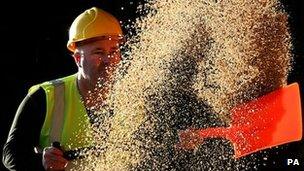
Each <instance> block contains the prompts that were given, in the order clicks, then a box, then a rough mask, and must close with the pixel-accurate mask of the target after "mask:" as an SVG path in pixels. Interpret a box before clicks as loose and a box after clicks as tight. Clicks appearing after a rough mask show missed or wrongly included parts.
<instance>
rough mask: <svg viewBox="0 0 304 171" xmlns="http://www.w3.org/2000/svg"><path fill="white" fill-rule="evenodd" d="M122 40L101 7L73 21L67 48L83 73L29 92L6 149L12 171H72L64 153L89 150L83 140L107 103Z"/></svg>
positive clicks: (113, 21)
mask: <svg viewBox="0 0 304 171" xmlns="http://www.w3.org/2000/svg"><path fill="white" fill-rule="evenodd" d="M122 38H123V36H122V30H121V27H120V25H119V22H118V21H117V19H116V18H115V17H114V16H112V15H111V14H109V13H107V12H106V11H103V10H101V9H98V8H96V7H93V8H91V9H88V10H86V11H84V12H83V13H82V14H80V15H79V16H78V17H77V18H76V19H75V20H74V22H73V23H72V25H71V27H70V30H69V41H68V43H67V47H68V49H69V50H70V51H71V52H73V57H74V60H75V63H76V65H77V67H78V72H77V73H76V74H74V75H71V76H68V77H64V78H60V79H56V80H53V81H49V82H45V83H42V84H39V85H35V86H33V87H32V88H31V89H30V90H29V92H28V94H27V96H26V97H25V98H24V100H23V101H22V103H21V104H20V106H19V108H18V110H17V113H16V116H15V118H14V122H13V124H12V126H11V129H10V132H9V135H8V139H7V142H6V144H5V145H4V149H3V163H4V165H5V166H6V167H7V168H8V169H9V170H30V171H33V170H65V169H66V170H67V167H68V165H70V163H71V162H70V161H69V160H68V158H67V157H66V156H65V155H64V151H65V152H66V151H71V150H75V149H79V148H83V147H88V146H90V142H89V141H84V139H86V138H87V137H88V136H89V135H87V131H88V128H89V127H90V125H92V124H93V119H92V109H93V107H94V106H95V107H96V106H98V105H99V104H102V102H103V101H104V100H105V97H106V95H107V92H108V90H109V86H110V82H111V79H112V77H111V76H112V75H113V72H114V69H115V66H116V65H117V64H118V63H119V62H120V58H121V56H120V51H119V50H120V49H119V44H120V43H121V42H122ZM97 86H98V87H97ZM94 99H98V100H94ZM58 142H59V143H60V144H59V143H58ZM34 149H35V150H34Z"/></svg>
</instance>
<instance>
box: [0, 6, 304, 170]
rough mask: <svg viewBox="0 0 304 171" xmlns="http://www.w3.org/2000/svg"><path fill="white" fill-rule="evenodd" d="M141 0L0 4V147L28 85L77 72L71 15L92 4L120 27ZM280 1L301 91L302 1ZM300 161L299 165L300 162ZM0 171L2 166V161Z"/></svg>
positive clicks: (303, 74)
mask: <svg viewBox="0 0 304 171" xmlns="http://www.w3.org/2000/svg"><path fill="white" fill-rule="evenodd" d="M141 2H142V0H95V1H94V0H74V1H72V2H67V1H61V2H56V1H51V0H48V1H40V2H36V3H29V1H22V2H16V1H11V2H6V3H5V4H1V7H0V8H1V11H0V49H1V50H0V62H1V63H0V64H1V67H0V69H1V71H0V74H1V75H0V77H1V98H2V100H1V110H0V111H1V114H0V122H1V123H0V149H2V147H3V144H4V143H5V141H6V138H7V134H8V131H9V128H10V125H11V123H12V121H13V118H14V115H15V112H16V110H17V107H18V105H19V103H20V102H21V101H22V99H23V98H24V96H25V95H26V93H27V90H28V88H29V87H30V86H31V85H34V84H37V83H40V82H43V81H47V80H51V79H55V78H58V77H63V76H66V75H70V74H73V73H75V72H76V71H77V68H76V66H75V64H74V61H73V59H72V57H71V56H70V53H69V51H68V50H67V49H66V42H67V40H68V29H69V26H70V24H71V23H72V21H73V20H74V18H75V17H76V16H78V15H79V14H80V13H81V12H83V11H84V10H86V9H88V8H91V7H92V6H96V7H100V8H102V9H104V10H106V11H108V12H110V13H112V14H113V15H114V16H116V17H117V18H118V19H119V20H120V21H122V22H123V24H124V25H126V24H128V23H129V21H128V20H130V21H131V22H132V21H134V19H135V18H136V17H137V16H138V14H137V13H136V7H137V5H138V4H139V3H141ZM282 3H283V4H284V6H285V8H286V11H287V12H288V13H289V15H290V18H289V21H290V28H291V33H292V38H293V45H294V49H293V55H294V59H295V60H294V64H293V65H294V67H293V68H294V69H293V70H292V71H291V73H290V75H289V79H288V81H289V83H292V82H298V83H300V86H301V92H302V94H303V92H304V2H303V0H282ZM122 7H123V10H122ZM124 31H125V32H126V30H124ZM303 99H304V97H303ZM303 101H304V100H302V106H303ZM33 124H35V123H33ZM303 155H304V154H303ZM1 158H2V155H1ZM302 164H303V165H304V161H302ZM0 170H5V169H4V167H3V166H2V164H1V165H0Z"/></svg>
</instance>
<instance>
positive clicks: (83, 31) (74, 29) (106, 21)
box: [67, 7, 123, 52]
mask: <svg viewBox="0 0 304 171" xmlns="http://www.w3.org/2000/svg"><path fill="white" fill-rule="evenodd" d="M100 36H119V37H121V38H122V37H123V34H122V29H121V27H120V24H119V22H118V20H117V19H116V18H115V17H114V16H113V15H111V14H110V13H108V12H106V11H104V10H102V9H99V8H96V7H93V8H90V9H88V10H86V11H84V12H83V13H81V14H80V15H79V16H78V17H77V18H76V19H75V20H74V22H73V23H72V25H71V27H70V30H69V41H68V43H67V47H68V49H69V50H70V51H72V52H74V51H75V49H76V46H75V43H76V42H79V41H83V40H86V39H90V38H95V37H100Z"/></svg>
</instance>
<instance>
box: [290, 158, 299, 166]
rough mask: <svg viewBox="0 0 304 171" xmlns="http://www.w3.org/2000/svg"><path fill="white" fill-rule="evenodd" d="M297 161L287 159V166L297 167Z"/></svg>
mask: <svg viewBox="0 0 304 171" xmlns="http://www.w3.org/2000/svg"><path fill="white" fill-rule="evenodd" d="M299 165H300V163H299V159H287V166H299Z"/></svg>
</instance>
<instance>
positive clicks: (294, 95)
mask: <svg viewBox="0 0 304 171" xmlns="http://www.w3.org/2000/svg"><path fill="white" fill-rule="evenodd" d="M231 117H232V123H231V125H230V126H229V127H214V128H206V129H188V130H184V131H180V132H179V136H180V143H179V144H178V146H179V147H182V148H184V149H193V148H195V147H197V146H198V145H199V144H201V143H203V140H204V139H205V138H217V137H221V138H225V139H228V140H229V141H230V142H231V143H232V144H233V147H234V154H235V158H240V157H243V156H246V155H248V154H251V153H254V152H257V151H260V150H263V149H267V148H271V147H274V146H278V145H282V144H285V143H289V142H293V141H299V140H301V139H302V115H301V100H300V92H299V85H298V84H297V83H293V84H290V85H288V86H286V87H283V88H280V89H278V90H276V91H273V92H271V93H269V94H267V95H265V96H262V97H259V98H257V99H255V100H252V101H250V102H249V103H246V104H242V105H240V106H237V107H235V108H233V109H232V110H231Z"/></svg>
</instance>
